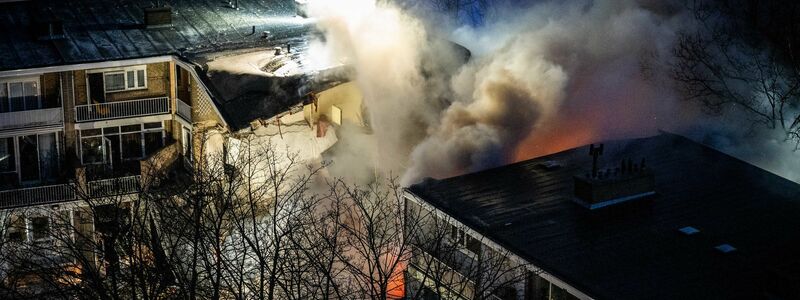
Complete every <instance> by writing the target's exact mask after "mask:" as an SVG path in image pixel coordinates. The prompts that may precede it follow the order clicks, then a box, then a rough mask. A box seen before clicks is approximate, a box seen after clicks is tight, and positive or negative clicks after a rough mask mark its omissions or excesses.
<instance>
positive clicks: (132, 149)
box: [122, 132, 142, 159]
mask: <svg viewBox="0 0 800 300" xmlns="http://www.w3.org/2000/svg"><path fill="white" fill-rule="evenodd" d="M139 158H142V135H141V133H138V132H137V133H129V134H123V135H122V159H139Z"/></svg>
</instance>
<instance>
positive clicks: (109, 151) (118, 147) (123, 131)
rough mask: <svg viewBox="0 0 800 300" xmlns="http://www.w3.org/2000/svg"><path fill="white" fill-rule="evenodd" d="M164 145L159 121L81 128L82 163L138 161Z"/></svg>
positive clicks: (162, 130)
mask: <svg viewBox="0 0 800 300" xmlns="http://www.w3.org/2000/svg"><path fill="white" fill-rule="evenodd" d="M163 147H164V128H163V125H162V124H161V122H153V123H145V124H134V125H123V126H113V127H106V128H103V129H102V133H101V130H100V129H87V130H82V131H81V152H82V156H81V157H82V158H83V164H102V163H109V162H108V161H106V160H104V158H103V157H104V155H107V156H109V159H110V160H111V161H125V160H139V159H142V158H144V157H147V156H149V155H151V154H153V153H155V152H156V151H158V150H159V149H161V148H163Z"/></svg>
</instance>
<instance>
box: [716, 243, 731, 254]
mask: <svg viewBox="0 0 800 300" xmlns="http://www.w3.org/2000/svg"><path fill="white" fill-rule="evenodd" d="M714 249H717V251H719V252H722V253H731V252H733V251H736V248H735V247H733V246H731V245H730V244H722V245H719V246H716V247H714Z"/></svg>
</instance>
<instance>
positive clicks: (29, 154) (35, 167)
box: [18, 135, 40, 183]
mask: <svg viewBox="0 0 800 300" xmlns="http://www.w3.org/2000/svg"><path fill="white" fill-rule="evenodd" d="M18 143H19V165H20V170H19V171H20V181H22V182H23V183H34V182H38V181H39V168H40V165H39V146H38V145H39V143H38V141H37V138H36V135H26V136H21V137H19V138H18Z"/></svg>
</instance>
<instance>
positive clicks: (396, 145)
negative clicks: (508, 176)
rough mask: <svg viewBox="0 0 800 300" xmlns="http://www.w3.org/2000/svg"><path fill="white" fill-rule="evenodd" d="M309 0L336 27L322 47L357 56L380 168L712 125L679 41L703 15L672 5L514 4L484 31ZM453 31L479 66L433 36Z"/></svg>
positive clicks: (482, 161) (430, 171) (347, 59)
mask: <svg viewBox="0 0 800 300" xmlns="http://www.w3.org/2000/svg"><path fill="white" fill-rule="evenodd" d="M309 8H310V13H311V15H312V16H314V17H316V18H317V19H318V21H319V23H318V24H319V27H320V29H321V30H322V31H323V32H324V36H325V40H324V41H323V42H319V43H316V44H314V45H313V46H316V48H317V49H316V50H314V48H315V47H313V46H312V52H313V53H315V55H316V56H317V59H319V60H327V61H328V62H327V63H330V61H335V62H340V63H346V64H349V65H351V66H353V68H354V69H355V73H356V74H357V75H356V78H355V80H356V83H357V84H358V86H359V87H360V88H361V89H362V92H363V94H364V98H365V103H366V107H367V109H368V113H369V119H370V121H371V124H372V126H373V129H374V133H375V134H374V137H375V140H376V141H375V143H376V144H377V147H376V148H377V151H378V155H377V157H378V159H379V160H380V162H379V163H377V166H376V167H378V168H380V169H382V170H384V171H387V170H389V171H396V172H403V174H404V175H403V178H402V182H403V183H404V184H410V183H414V182H417V181H419V180H420V179H422V178H423V177H428V176H430V177H437V178H441V177H447V176H452V175H457V174H460V173H464V172H470V171H475V170H480V169H483V168H487V167H492V166H498V165H501V164H505V163H509V162H512V161H516V160H521V159H525V158H529V157H532V156H537V155H543V154H548V153H552V152H555V151H559V150H564V149H567V148H571V147H575V146H579V145H582V144H585V143H589V142H594V141H599V140H603V139H611V138H630V137H636V136H646V135H652V134H656V133H657V130H658V129H664V130H670V131H676V132H679V133H680V132H683V131H685V130H686V129H687V128H689V129H691V128H696V126H697V124H698V121H702V122H701V123H702V124H707V122H705V120H703V118H702V117H701V116H702V115H701V114H700V113H699V112H698V109H696V107H695V106H694V105H693V104H692V103H687V102H683V101H680V100H679V99H678V96H677V95H676V93H675V92H674V91H675V89H674V88H673V87H672V85H671V84H672V83H671V80H670V78H669V74H670V73H669V60H670V59H671V57H672V52H671V51H672V49H673V45H674V43H675V40H676V37H677V33H678V32H679V31H680V30H682V29H686V28H685V26H687V25H686V24H690V23H691V22H690V21H689V17H688V16H687V14H685V13H684V12H683V10H682V9H680V8H679V7H678V6H673V5H670V4H669V3H667V2H661V1H648V0H640V1H634V0H629V1H588V0H586V1H583V0H577V1H543V2H542V3H539V4H535V5H531V6H529V7H525V8H524V9H521V8H518V7H510V8H507V9H500V10H499V12H498V13H497V14H496V15H495V16H494V17H493V18H492V19H490V20H488V21H487V23H488V24H487V25H486V26H483V27H481V28H479V29H475V28H470V27H464V28H449V29H448V28H442V25H441V24H447V22H438V21H437V22H433V21H430V20H429V21H424V22H423V21H421V20H420V19H417V18H415V17H413V16H412V15H410V14H408V13H405V12H404V11H403V10H401V9H398V8H397V7H394V6H392V5H390V4H386V3H385V2H380V4H378V3H376V1H375V0H341V1H322V0H320V1H316V2H313V1H312V2H311V3H310V7H309ZM504 11H505V12H504ZM443 32H444V33H447V35H449V38H451V39H452V40H454V41H456V42H458V43H460V44H462V45H464V46H466V47H467V48H469V49H470V50H471V51H472V54H473V57H472V59H471V60H470V62H469V63H467V64H466V65H464V66H463V67H461V68H453V67H452V66H454V65H457V63H455V62H457V61H458V60H459V58H458V55H457V53H455V52H454V51H453V49H452V48H451V47H447V46H446V45H445V43H440V42H436V39H434V38H432V36H436V35H440V34H442V33H443ZM431 65H435V66H431ZM431 70H433V72H432V71H431ZM437 72H443V73H447V74H443V75H442V74H439V75H437V74H436V73H437ZM442 99H446V101H442ZM712 126H716V125H712ZM718 144H719V143H718ZM723 150H724V149H723ZM334 163H340V162H338V161H335V162H334ZM344 163H346V164H349V163H361V164H363V163H365V162H363V161H360V162H344Z"/></svg>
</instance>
